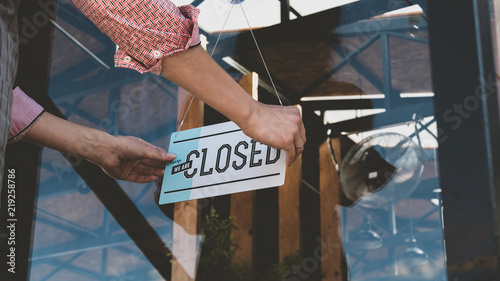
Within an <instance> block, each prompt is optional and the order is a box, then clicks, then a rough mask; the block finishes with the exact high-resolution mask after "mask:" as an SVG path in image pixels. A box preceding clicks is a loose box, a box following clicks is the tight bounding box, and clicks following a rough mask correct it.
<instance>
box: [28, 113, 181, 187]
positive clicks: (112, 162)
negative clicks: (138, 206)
mask: <svg viewBox="0 0 500 281" xmlns="http://www.w3.org/2000/svg"><path fill="white" fill-rule="evenodd" d="M23 140H24V141H27V142H31V143H34V144H37V145H41V146H45V147H48V148H52V149H54V150H57V151H60V152H63V153H68V154H72V155H76V156H80V157H82V158H85V159H87V160H88V161H90V162H92V163H94V164H96V165H98V166H100V167H101V168H102V169H103V170H104V172H106V174H108V175H110V176H112V177H114V178H116V179H120V180H126V181H131V182H137V183H145V182H150V181H153V180H156V179H157V177H158V176H162V175H163V173H164V168H165V165H166V162H167V161H172V160H173V159H174V158H175V155H174V154H171V153H167V152H166V151H165V150H163V149H161V148H159V147H156V146H154V145H152V144H150V143H147V142H145V141H144V140H142V139H139V138H136V137H130V136H112V135H109V134H107V133H105V132H103V131H100V130H96V129H92V128H89V127H85V126H81V125H78V124H75V123H72V122H69V121H67V120H64V119H62V118H59V117H56V116H54V115H52V114H50V113H48V112H44V113H42V115H41V116H40V117H39V118H38V120H37V122H36V123H34V125H33V126H32V127H31V128H30V130H29V131H28V132H27V133H26V135H25V136H24V138H23Z"/></svg>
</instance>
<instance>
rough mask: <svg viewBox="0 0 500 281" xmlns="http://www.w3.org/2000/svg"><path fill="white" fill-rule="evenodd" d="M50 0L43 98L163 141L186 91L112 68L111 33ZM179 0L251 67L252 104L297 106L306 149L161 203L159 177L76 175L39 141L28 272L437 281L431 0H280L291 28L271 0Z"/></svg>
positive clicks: (45, 276) (208, 117)
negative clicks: (253, 178) (54, 8)
mask: <svg viewBox="0 0 500 281" xmlns="http://www.w3.org/2000/svg"><path fill="white" fill-rule="evenodd" d="M60 2H61V3H59V10H58V16H57V20H56V24H55V30H54V35H53V36H54V37H53V50H52V64H51V69H50V74H51V75H50V87H49V94H50V97H51V98H52V99H53V101H54V102H55V103H56V105H57V106H58V107H59V109H60V110H61V111H62V112H63V113H64V115H65V116H66V118H68V119H69V120H70V121H73V122H75V123H79V124H83V125H85V126H89V127H93V128H98V129H100V130H103V131H106V132H108V133H110V134H119V135H133V136H137V137H140V138H142V139H144V140H146V141H148V142H151V143H153V144H155V145H157V146H159V147H163V148H165V149H168V148H169V147H168V146H169V142H170V134H171V133H173V132H175V131H176V129H177V124H178V123H179V122H180V120H181V119H182V118H183V116H184V115H185V111H186V109H187V107H188V103H189V99H188V98H187V96H188V95H187V94H186V92H185V91H184V90H182V89H180V88H179V87H177V86H176V85H175V84H173V83H171V82H170V81H168V80H166V79H164V78H162V77H160V76H156V75H154V74H144V75H141V74H138V73H136V72H135V71H132V70H127V69H121V68H115V67H114V61H113V55H114V52H115V50H116V45H114V44H113V42H111V41H110V39H109V38H107V37H106V36H105V35H103V34H102V33H101V32H100V31H99V30H98V29H97V28H96V27H95V26H94V25H93V24H92V23H91V22H90V21H89V20H87V19H86V18H85V17H84V16H83V15H82V14H81V13H80V12H79V11H78V10H77V9H76V8H75V7H74V6H73V4H72V3H67V1H60ZM174 2H175V3H176V4H178V5H184V4H193V5H197V6H198V7H199V8H200V9H201V16H200V18H199V22H200V33H201V34H202V44H204V45H205V44H206V45H207V47H206V48H207V51H208V52H209V53H211V54H213V58H214V59H215V60H216V61H217V63H219V65H220V66H221V67H222V68H223V69H224V70H226V71H227V72H228V73H229V75H231V77H233V78H234V79H235V80H236V81H240V80H242V79H243V80H244V79H247V78H248V76H247V75H248V73H249V72H256V73H257V74H258V75H259V76H258V79H255V80H252V82H255V83H256V84H257V83H258V89H257V91H258V96H259V97H258V99H259V101H261V102H264V103H269V104H277V103H278V99H277V98H276V94H279V95H280V97H281V98H282V99H283V101H284V103H285V104H287V105H296V104H299V105H300V106H301V108H302V114H303V120H304V124H305V126H306V130H307V137H308V142H307V143H306V148H305V150H304V153H303V155H302V158H301V159H299V160H297V161H296V163H295V164H294V165H293V166H292V167H290V168H288V170H287V180H286V183H285V185H284V186H282V187H275V188H268V189H262V190H257V191H250V192H244V193H238V194H232V195H224V196H218V197H208V198H204V199H200V200H198V201H189V202H190V203H185V204H184V203H183V204H167V205H161V206H158V204H157V201H156V199H155V191H157V188H158V186H157V185H159V183H148V184H132V183H127V182H122V181H118V182H117V184H116V185H115V184H114V183H113V184H109V183H108V182H107V183H106V184H105V183H104V182H103V183H100V182H99V183H95V182H93V183H90V182H92V181H91V179H92V175H90V176H89V175H87V178H85V180H87V182H89V185H92V186H89V185H88V184H87V183H86V181H85V180H84V177H85V176H83V177H82V176H80V175H79V174H78V173H77V172H76V171H75V169H76V170H78V168H79V167H80V165H82V163H81V161H80V160H78V159H76V158H71V157H70V158H68V159H65V158H64V157H63V156H62V155H61V154H60V153H58V152H55V151H52V150H48V149H45V150H44V151H43V158H42V163H41V165H40V180H39V194H38V198H37V205H36V218H35V222H34V223H35V232H34V239H33V246H32V250H33V252H32V261H31V270H30V278H31V279H30V280H68V281H69V280H165V279H171V280H232V281H238V280H264V281H268V280H269V281H271V280H334V279H335V278H337V279H338V278H339V275H340V276H341V279H339V280H352V281H358V280H359V281H361V280H363V281H365V280H413V281H415V280H446V279H447V276H446V268H445V265H446V262H445V261H446V257H445V243H444V238H443V217H442V205H441V203H442V202H441V189H440V186H439V173H438V170H437V167H438V159H437V156H436V155H437V149H438V142H437V140H436V136H437V126H436V122H435V120H434V116H433V115H434V112H433V95H434V94H433V89H432V81H431V69H430V56H429V42H428V25H429V23H428V19H427V16H426V11H425V9H426V1H414V2H415V3H419V5H409V4H411V2H410V1H363V0H360V1H351V0H346V1H340V2H339V1H314V2H317V3H315V4H314V5H313V4H311V2H310V1H306V0H293V1H292V0H291V1H289V2H290V11H291V12H290V19H291V21H290V23H288V24H280V21H281V17H280V8H281V7H280V5H281V4H280V3H281V1H258V0H247V1H244V3H243V4H241V5H231V4H230V3H229V1H227V0H210V1H209V0H206V1H174ZM283 2H285V1H283ZM320 2H322V3H320ZM323 2H324V3H323ZM228 18H229V20H227V22H226V19H228ZM225 24H226V25H225ZM249 24H250V27H249ZM250 29H252V33H250ZM221 31H222V32H221ZM254 36H255V37H254ZM254 38H255V40H256V41H257V43H258V46H256V44H255V42H254ZM261 55H262V57H263V58H264V59H265V63H263V61H262V58H261ZM267 70H268V71H269V74H270V75H271V76H272V80H271V79H270V78H269V75H268V71H267ZM245 77H246V78H245ZM252 79H254V78H252ZM214 83H216V81H214ZM273 86H276V87H273ZM274 88H276V92H277V93H276V92H275V90H274ZM191 108H195V109H194V111H195V112H197V114H199V115H200V116H203V117H204V124H205V125H209V124H213V123H219V122H222V121H225V120H226V119H224V118H223V117H221V116H219V115H217V114H216V113H215V112H214V111H213V110H212V109H210V108H209V107H205V108H204V111H203V109H202V107H201V106H199V107H198V106H197V105H193V106H191ZM190 112H191V111H190ZM196 126H197V125H193V127H196ZM200 126H201V125H200ZM108 184H109V185H108ZM94 185H95V186H94ZM111 185H112V186H111ZM91 187H92V188H91ZM118 187H119V188H118ZM256 188H257V187H256ZM106 190H113V191H112V192H108V191H106ZM120 190H123V194H121V193H120V194H118V193H119V192H120ZM115 193H116V194H115ZM115 197H116V198H117V199H116V200H113V199H114V198H115ZM120 205H121V207H120ZM124 206H127V207H124ZM120 208H125V209H126V211H127V214H129V213H130V214H133V217H132V216H130V217H127V216H124V215H123V214H121V213H120V212H117V211H116V210H120ZM122 210H123V209H122ZM155 247H156V248H155Z"/></svg>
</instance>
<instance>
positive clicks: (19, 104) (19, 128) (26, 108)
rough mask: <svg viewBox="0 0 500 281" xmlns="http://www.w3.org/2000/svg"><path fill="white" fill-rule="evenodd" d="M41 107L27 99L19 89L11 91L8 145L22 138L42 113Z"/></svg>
mask: <svg viewBox="0 0 500 281" xmlns="http://www.w3.org/2000/svg"><path fill="white" fill-rule="evenodd" d="M43 111H44V110H43V107H42V106H40V105H39V104H38V103H36V101H34V100H32V99H31V98H30V97H28V96H27V95H26V94H25V93H24V92H23V91H22V90H21V89H20V88H19V87H17V88H15V89H14V90H13V91H12V114H11V118H12V124H11V127H10V130H9V137H8V139H9V141H8V142H9V143H13V142H16V141H18V140H20V139H22V138H23V137H24V135H26V133H27V132H28V131H29V129H30V128H31V127H32V126H33V124H35V122H36V121H37V120H38V117H39V116H40V115H41V114H42V113H43Z"/></svg>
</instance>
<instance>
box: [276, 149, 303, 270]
mask: <svg viewBox="0 0 500 281" xmlns="http://www.w3.org/2000/svg"><path fill="white" fill-rule="evenodd" d="M301 180H302V156H300V157H299V158H298V159H297V160H295V162H294V163H293V164H292V166H290V167H288V168H287V171H286V177H285V184H284V185H282V186H280V187H279V190H278V197H279V200H278V208H279V260H280V262H282V261H283V258H284V257H286V256H287V255H290V254H295V253H297V252H298V251H300V249H301V243H300V240H301V235H300V209H299V208H300V183H301Z"/></svg>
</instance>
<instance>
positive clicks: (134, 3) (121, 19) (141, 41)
mask: <svg viewBox="0 0 500 281" xmlns="http://www.w3.org/2000/svg"><path fill="white" fill-rule="evenodd" d="M73 2H74V3H75V4H76V6H77V7H78V8H79V9H80V10H81V11H82V12H83V14H85V15H86V16H87V17H88V18H89V19H90V20H91V21H93V22H94V24H95V25H96V26H97V27H98V28H99V29H100V30H101V31H102V32H103V33H105V34H106V35H107V36H108V37H109V38H111V40H113V42H114V43H115V44H116V45H118V50H117V51H116V54H115V66H117V67H124V68H131V69H134V70H137V71H139V72H140V73H145V72H153V73H156V74H160V73H161V61H162V58H163V57H167V56H172V55H174V54H175V53H177V52H182V51H184V50H186V49H188V48H189V47H190V46H194V45H197V44H199V42H200V38H199V30H198V22H197V18H198V14H199V9H197V8H195V7H193V6H191V5H186V6H180V7H177V6H175V4H174V3H172V2H170V1H169V0H120V1H118V0H73Z"/></svg>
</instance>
